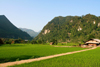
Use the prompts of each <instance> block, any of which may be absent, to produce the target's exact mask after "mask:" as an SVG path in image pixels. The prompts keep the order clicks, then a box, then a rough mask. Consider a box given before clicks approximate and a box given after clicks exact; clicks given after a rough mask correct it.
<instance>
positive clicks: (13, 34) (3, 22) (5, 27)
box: [0, 15, 32, 39]
mask: <svg viewBox="0 0 100 67" xmlns="http://www.w3.org/2000/svg"><path fill="white" fill-rule="evenodd" d="M0 38H14V39H17V38H22V39H32V38H31V37H30V36H29V35H28V34H27V33H26V32H23V31H21V30H20V29H18V28H17V27H15V26H14V25H13V24H12V23H11V22H10V21H9V20H8V19H7V18H6V17H5V16H4V15H0Z"/></svg>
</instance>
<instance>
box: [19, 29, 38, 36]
mask: <svg viewBox="0 0 100 67" xmlns="http://www.w3.org/2000/svg"><path fill="white" fill-rule="evenodd" d="M19 29H21V30H22V31H25V32H27V33H28V34H29V35H30V36H31V37H36V36H37V35H38V34H39V33H40V32H35V31H33V30H31V29H26V28H19Z"/></svg>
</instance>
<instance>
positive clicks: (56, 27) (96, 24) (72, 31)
mask: <svg viewBox="0 0 100 67" xmlns="http://www.w3.org/2000/svg"><path fill="white" fill-rule="evenodd" d="M78 29H81V30H79V31H78ZM45 30H48V31H49V30H50V32H49V33H48V32H47V33H46V34H44V32H45ZM99 34H100V17H97V16H95V15H91V14H87V15H85V16H67V17H61V16H59V17H55V18H54V19H53V20H51V21H50V22H48V24H47V25H46V26H45V27H44V28H43V30H42V31H41V33H40V34H39V35H38V36H37V37H36V38H35V39H41V40H45V41H46V42H48V41H49V42H50V41H51V40H52V39H56V40H57V41H58V42H65V41H66V42H77V43H83V42H84V41H86V40H88V39H89V38H99V39H100V36H99ZM91 36H92V37H91ZM93 36H94V37H93Z"/></svg>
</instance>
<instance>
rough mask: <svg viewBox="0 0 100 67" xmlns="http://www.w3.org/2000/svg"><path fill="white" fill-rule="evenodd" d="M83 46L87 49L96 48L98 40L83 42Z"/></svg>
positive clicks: (98, 43) (99, 41)
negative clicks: (87, 47)
mask: <svg viewBox="0 0 100 67" xmlns="http://www.w3.org/2000/svg"><path fill="white" fill-rule="evenodd" d="M85 45H87V46H89V47H93V46H98V45H100V40H99V39H90V40H88V41H86V42H85Z"/></svg>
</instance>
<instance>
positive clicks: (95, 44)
mask: <svg viewBox="0 0 100 67" xmlns="http://www.w3.org/2000/svg"><path fill="white" fill-rule="evenodd" d="M88 45H89V46H97V44H88Z"/></svg>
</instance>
